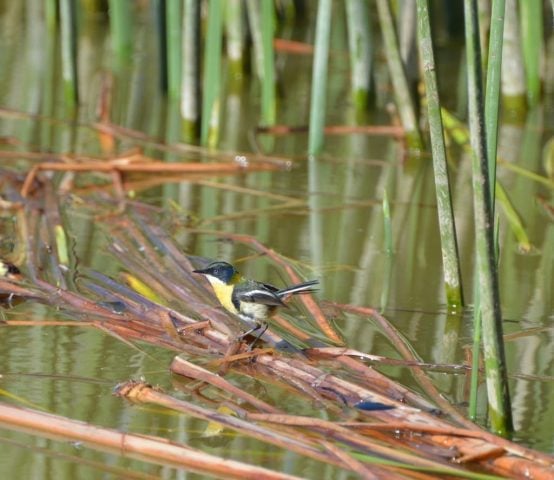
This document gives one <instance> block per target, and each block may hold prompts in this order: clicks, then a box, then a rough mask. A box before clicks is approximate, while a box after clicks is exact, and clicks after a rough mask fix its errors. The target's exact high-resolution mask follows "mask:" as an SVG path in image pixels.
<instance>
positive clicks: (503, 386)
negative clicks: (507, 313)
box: [464, 0, 512, 435]
mask: <svg viewBox="0 0 554 480" xmlns="http://www.w3.org/2000/svg"><path fill="white" fill-rule="evenodd" d="M464 14H465V28H466V33H465V35H466V52H467V66H468V91H469V124H470V133H471V147H472V165H473V203H474V212H475V232H476V233H475V235H476V251H477V270H478V272H479V285H480V302H481V312H480V313H481V315H482V329H483V346H484V358H485V374H486V379H487V395H488V401H489V416H490V421H491V427H492V429H493V430H494V431H495V432H496V433H498V434H501V435H507V434H508V432H509V431H510V430H511V429H512V420H511V410H510V393H509V389H508V378H507V371H506V360H505V355H504V343H503V333H502V317H501V312H500V298H499V291H498V275H497V268H496V260H495V258H496V256H495V252H494V218H493V215H492V205H491V197H490V187H489V182H490V178H489V174H488V160H487V145H486V138H485V131H484V118H483V117H484V115H483V87H482V85H483V83H482V71H481V52H480V48H479V27H478V18H477V2H476V0H464Z"/></svg>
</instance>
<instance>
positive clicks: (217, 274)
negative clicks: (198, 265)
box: [193, 262, 239, 285]
mask: <svg viewBox="0 0 554 480" xmlns="http://www.w3.org/2000/svg"><path fill="white" fill-rule="evenodd" d="M193 272H194V273H200V274H202V275H205V276H206V277H207V278H208V280H209V281H210V283H212V284H213V283H215V282H217V283H224V284H225V285H230V284H232V283H234V282H235V281H236V280H237V277H238V276H239V272H237V270H236V269H235V267H233V265H231V264H230V263H227V262H212V263H210V264H209V265H208V266H207V267H206V268H203V269H201V270H193Z"/></svg>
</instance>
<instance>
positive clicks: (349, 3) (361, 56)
mask: <svg viewBox="0 0 554 480" xmlns="http://www.w3.org/2000/svg"><path fill="white" fill-rule="evenodd" d="M346 21H347V24H348V44H349V46H348V48H349V51H350V69H351V71H352V73H351V79H352V96H353V98H354V105H355V107H356V108H357V109H365V108H366V107H367V101H368V95H369V89H370V84H371V61H372V58H371V55H372V51H371V50H372V49H371V47H372V40H371V22H370V18H369V11H368V5H367V2H365V1H364V0H346Z"/></svg>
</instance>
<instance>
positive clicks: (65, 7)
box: [60, 0, 79, 106]
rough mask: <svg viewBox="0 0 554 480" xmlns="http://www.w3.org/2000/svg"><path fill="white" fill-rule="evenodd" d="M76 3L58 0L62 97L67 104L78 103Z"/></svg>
mask: <svg viewBox="0 0 554 480" xmlns="http://www.w3.org/2000/svg"><path fill="white" fill-rule="evenodd" d="M76 9H77V4H76V3H75V2H73V1H71V0H60V24H61V42H62V74H63V81H64V94H65V95H64V97H65V100H66V102H67V104H68V105H71V106H76V105H77V104H78V103H79V76H78V69H77V12H76Z"/></svg>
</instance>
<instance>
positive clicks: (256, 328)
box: [238, 322, 268, 351]
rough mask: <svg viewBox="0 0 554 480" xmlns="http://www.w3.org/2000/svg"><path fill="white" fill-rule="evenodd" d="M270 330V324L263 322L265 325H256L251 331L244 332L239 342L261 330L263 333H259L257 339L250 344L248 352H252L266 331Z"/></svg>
mask: <svg viewBox="0 0 554 480" xmlns="http://www.w3.org/2000/svg"><path fill="white" fill-rule="evenodd" d="M267 328H268V324H267V322H263V323H256V325H255V326H254V327H252V328H251V329H250V330H248V331H246V332H244V333H243V334H241V335H240V336H239V337H238V339H239V340H243V339H244V338H246V337H247V336H248V335H250V334H251V333H254V332H256V331H257V330H260V329H261V332H260V333H258V334H257V335H256V338H255V339H254V340H253V341H252V342H251V343H250V345H248V350H249V351H250V350H252V349H253V348H254V345H256V343H257V342H258V340H259V339H260V338H261V336H262V335H263V334H264V333H265V331H266V330H267Z"/></svg>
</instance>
